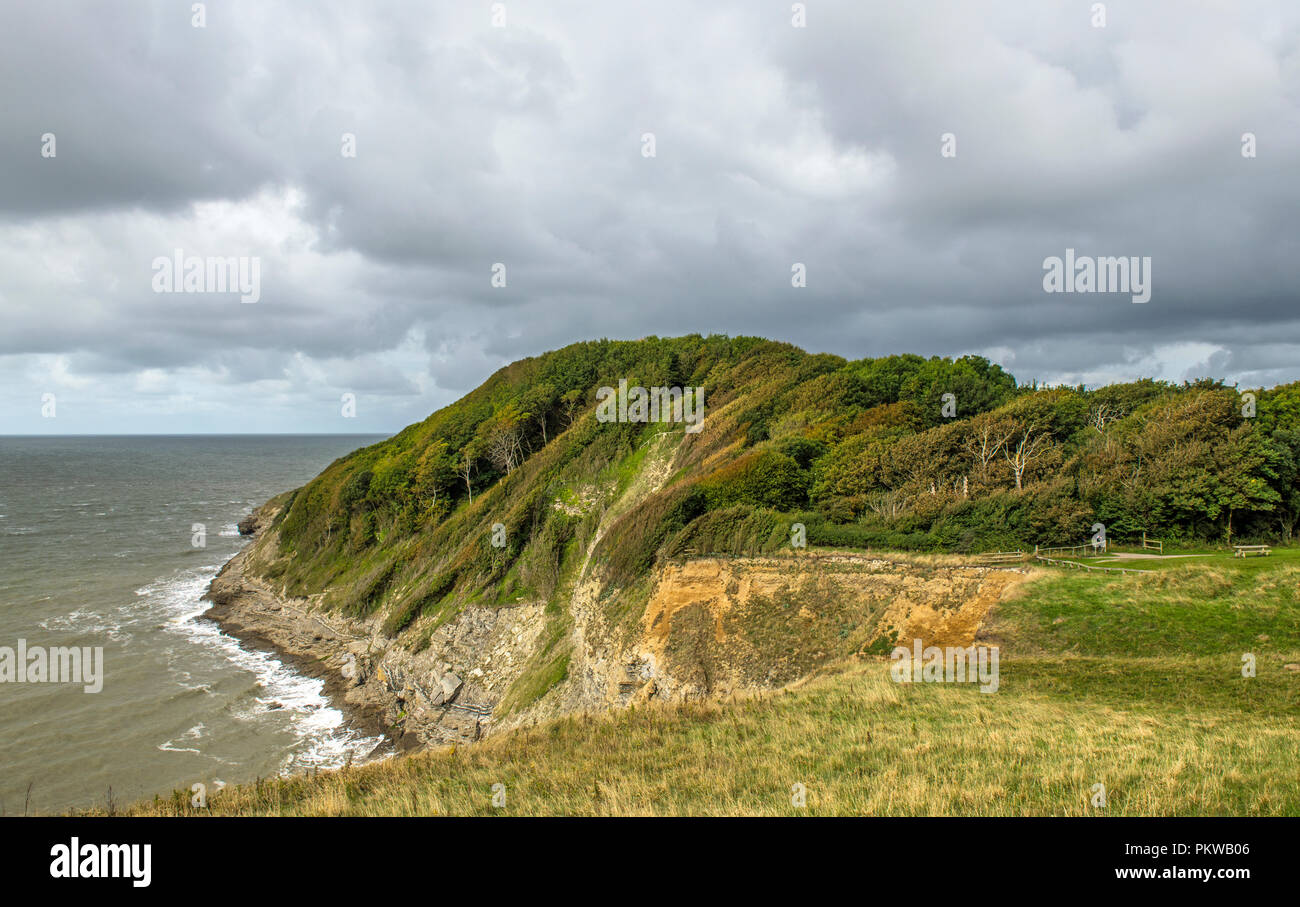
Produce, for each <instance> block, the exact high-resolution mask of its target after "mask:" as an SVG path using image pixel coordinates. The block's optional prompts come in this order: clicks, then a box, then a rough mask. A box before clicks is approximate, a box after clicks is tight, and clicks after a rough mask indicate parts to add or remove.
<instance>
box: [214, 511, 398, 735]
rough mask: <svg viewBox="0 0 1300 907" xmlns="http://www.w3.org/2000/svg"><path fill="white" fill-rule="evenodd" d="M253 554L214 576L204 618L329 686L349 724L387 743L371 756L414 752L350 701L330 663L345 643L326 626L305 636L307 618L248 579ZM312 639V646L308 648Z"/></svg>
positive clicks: (370, 708)
mask: <svg viewBox="0 0 1300 907" xmlns="http://www.w3.org/2000/svg"><path fill="white" fill-rule="evenodd" d="M241 529H242V527H241ZM248 551H249V549H247V548H245V549H244V550H243V551H241V552H239V553H238V554H236V555H235V556H234V557H233V558H231V559H230V560H229V561H227V562H226V565H225V566H224V567H222V568H221V571H220V572H219V573H218V574H217V575H216V576H215V577H213V580H212V583H211V584H210V585H209V587H208V591H207V592H206V593H205V594H204V596H203V598H204V600H205V601H209V602H211V603H212V604H211V607H209V608H208V610H207V611H205V612H203V614H202V615H201V619H203V620H210V621H212V622H213V623H215V624H216V625H217V626H218V627H220V628H221V630H222V632H224V633H227V634H228V635H230V636H233V637H234V638H235V639H238V640H239V641H240V642H241V643H242V644H244V645H245V646H248V647H249V648H252V649H259V650H262V651H265V652H269V653H271V654H272V655H274V656H275V657H276V658H278V659H279V660H280V661H282V662H284V663H285V664H287V665H290V666H291V667H293V668H294V669H295V670H297V671H300V672H301V673H303V674H306V675H307V676H308V677H313V678H317V679H319V680H322V681H324V683H325V687H324V692H325V695H326V697H327V698H328V699H329V700H330V704H331V705H333V706H334V707H335V708H337V709H339V710H340V711H341V712H343V714H344V716H345V718H346V719H347V722H348V724H349V725H351V726H352V727H353V728H355V729H356V730H358V731H360V732H362V733H364V734H366V735H367V736H370V737H375V736H378V737H383V738H384V741H385V742H384V743H381V744H380V745H379V746H378V747H377V748H376V749H375V750H374V751H372V752H371V753H370V754H369V755H370V756H372V757H373V756H378V755H381V753H382V751H383V750H385V749H389V748H397V749H403V748H410V747H409V745H408V746H407V747H403V746H402V740H401V736H398V735H395V734H394V733H393V728H391V727H390V726H388V724H387V723H386V722H385V720H384V710H383V708H382V706H380V705H379V704H378V703H373V702H357V701H351V700H349V699H348V697H347V690H348V686H349V682H348V678H346V677H345V676H344V675H343V672H342V670H341V665H340V666H336V665H334V664H332V663H331V662H332V661H336V660H337V652H338V650H339V646H340V644H341V640H339V639H338V638H337V637H336V636H335V635H334V634H333V633H331V632H330V630H329V628H328V627H325V626H320V627H316V628H315V629H313V631H312V632H311V633H310V634H307V635H305V634H304V632H303V629H304V627H306V626H307V624H308V619H307V617H306V615H304V614H302V613H301V612H299V611H296V610H295V609H293V608H292V607H291V606H290V605H289V604H288V602H286V601H285V600H284V599H282V598H280V597H279V596H278V595H276V594H275V593H274V592H273V591H271V590H269V589H267V588H266V587H265V585H264V584H262V583H261V582H259V581H256V580H254V579H252V578H250V577H248V576H247V575H246V574H245V572H244V566H245V561H246V557H247V554H248ZM308 640H310V644H306V643H307V641H308Z"/></svg>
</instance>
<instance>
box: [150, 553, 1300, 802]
mask: <svg viewBox="0 0 1300 907" xmlns="http://www.w3.org/2000/svg"><path fill="white" fill-rule="evenodd" d="M1166 564H1169V562H1166ZM1298 590H1300V550H1297V549H1285V550H1281V549H1279V550H1275V553H1274V555H1273V556H1272V557H1269V558H1250V559H1247V560H1245V561H1242V559H1239V558H1238V559H1235V560H1234V559H1233V558H1232V557H1231V556H1230V555H1229V554H1225V553H1223V552H1219V553H1218V554H1217V555H1215V556H1213V557H1212V558H1207V559H1206V562H1205V563H1201V562H1200V561H1199V559H1197V560H1192V559H1188V560H1184V561H1181V562H1179V563H1178V565H1177V566H1172V565H1170V566H1163V565H1162V568H1161V569H1160V570H1159V572H1156V573H1153V574H1150V575H1127V576H1119V575H1100V574H1091V573H1085V572H1082V571H1071V570H1066V569H1060V568H1055V569H1044V570H1043V571H1041V574H1040V575H1039V576H1037V577H1036V578H1035V579H1033V580H1032V581H1030V582H1028V583H1026V584H1024V585H1023V586H1021V587H1020V588H1019V590H1018V591H1017V593H1015V595H1014V597H1013V598H1012V599H1010V600H1008V601H1006V602H1004V603H1002V604H1001V605H999V606H998V608H997V609H996V611H995V612H994V613H993V615H992V616H991V618H990V620H989V621H988V622H987V623H986V627H985V632H986V633H988V634H991V636H992V637H993V639H994V640H995V641H996V642H997V644H998V645H999V646H1000V650H1001V656H1002V657H1001V662H1000V686H999V689H998V691H997V692H996V693H993V694H987V693H981V692H980V691H979V688H978V686H977V685H975V684H956V683H912V684H899V683H895V682H894V681H892V680H891V678H890V676H889V663H888V662H887V661H886V660H884V659H881V658H873V657H860V658H855V659H851V660H849V661H846V662H842V663H838V664H836V665H834V666H833V667H832V668H831V669H826V670H823V671H821V672H820V673H819V674H818V675H817V676H814V677H811V678H807V679H805V680H804V681H801V682H799V683H796V684H794V685H792V686H791V687H790V688H787V689H786V690H783V691H777V692H773V693H766V694H762V695H755V696H752V697H746V698H738V699H734V700H730V701H723V702H707V703H697V704H690V705H685V706H676V707H673V706H651V707H641V708H638V709H635V710H628V711H618V712H614V713H610V714H604V715H599V716H574V717H568V718H564V719H561V720H558V721H556V722H554V723H551V724H548V725H545V726H540V727H537V728H534V729H529V730H527V731H523V732H518V733H514V734H502V735H498V736H495V737H490V738H488V739H487V740H485V741H483V742H481V743H479V744H476V745H474V746H472V747H469V748H464V749H461V750H460V751H457V752H452V751H440V752H429V753H423V754H418V755H414V756H410V757H406V758H397V759H392V760H389V761H386V762H382V763H377V764H372V765H367V766H361V767H355V768H350V769H346V770H343V771H340V772H334V773H325V774H321V775H319V776H316V777H310V778H307V777H297V778H288V779H273V780H269V781H263V782H261V783H259V784H256V785H245V786H241V787H234V788H231V789H227V790H225V791H223V792H221V793H220V794H218V795H216V796H214V797H213V798H212V799H211V801H210V803H209V808H207V809H202V810H199V809H193V808H192V807H191V806H190V800H189V798H190V794H189V793H188V792H177V794H175V795H174V796H173V797H172V798H170V799H168V798H160V799H158V800H155V801H154V802H150V803H143V804H140V805H138V806H137V807H135V808H134V809H133V810H132V812H135V813H143V814H152V815H194V814H203V815H207V814H212V815H253V814H256V815H268V814H269V815H426V814H438V815H446V814H453V815H624V814H634V815H640V814H654V815H736V814H743V815H803V814H809V815H1300V771H1297V765H1300V592H1298ZM1247 654H1249V655H1250V656H1253V658H1254V663H1255V676H1253V677H1245V676H1243V673H1242V667H1243V663H1244V662H1243V656H1244V655H1247ZM1288 666H1292V667H1288ZM796 784H800V785H803V786H804V789H805V790H806V805H803V806H798V805H795V804H794V803H792V790H793V789H794V786H795V785H796ZM494 785H504V792H505V805H504V806H501V807H497V806H494V805H493V793H494V791H493V786H494ZM1095 785H1104V788H1105V796H1106V804H1105V806H1104V807H1097V806H1094V805H1092V799H1093V797H1094V796H1095V791H1096V790H1098V789H1097V788H1096V787H1095ZM499 790H501V788H498V791H499Z"/></svg>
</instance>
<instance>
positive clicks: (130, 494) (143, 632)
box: [0, 435, 387, 816]
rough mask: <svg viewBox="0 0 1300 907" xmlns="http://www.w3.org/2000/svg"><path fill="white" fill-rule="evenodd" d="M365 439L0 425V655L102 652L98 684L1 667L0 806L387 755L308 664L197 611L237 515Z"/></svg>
mask: <svg viewBox="0 0 1300 907" xmlns="http://www.w3.org/2000/svg"><path fill="white" fill-rule="evenodd" d="M379 440H382V436H368V435H237V436H216V435H202V436H112V437H108V436H103V437H90V436H76V437H51V436H40V437H36V436H30V437H0V659H3V658H4V649H5V648H8V649H9V650H11V651H12V652H13V653H14V654H13V656H12V659H13V660H16V658H17V653H18V647H19V645H20V641H21V644H22V645H23V646H25V647H26V648H27V650H28V651H29V653H30V652H31V651H35V650H42V651H46V652H48V651H49V650H50V649H54V648H55V647H74V646H75V647H79V648H81V649H82V651H83V652H84V651H86V650H87V649H89V650H90V651H92V652H93V651H94V650H95V649H97V648H102V651H103V662H102V672H101V674H102V677H101V678H100V682H101V683H102V688H101V689H99V690H98V691H97V692H87V686H88V685H87V684H84V683H63V682H43V683H27V682H22V683H20V682H17V681H16V679H11V680H4V679H0V815H2V816H15V815H23V814H29V815H40V814H46V815H48V814H51V813H61V812H65V811H70V810H78V809H85V808H92V807H97V808H106V807H109V806H113V807H114V808H120V807H122V806H124V805H125V804H128V803H130V802H133V801H136V800H140V799H152V798H153V797H154V796H155V795H161V796H164V797H165V796H169V795H170V793H171V792H172V791H174V790H184V791H187V792H192V793H187V796H190V797H193V796H195V795H197V794H199V793H202V794H204V795H205V796H210V795H211V794H212V793H214V792H216V791H218V790H220V788H221V787H222V786H224V785H226V784H234V783H239V782H248V781H253V780H255V779H257V778H266V777H271V776H275V775H280V774H291V773H297V772H303V771H309V770H312V769H326V768H334V767H338V766H340V765H343V764H345V763H349V762H351V763H360V762H363V761H366V760H368V759H374V758H383V757H384V756H385V755H386V752H387V750H386V747H385V744H384V741H383V740H382V739H381V738H377V737H373V736H367V734H366V733H365V732H363V731H362V730H360V729H358V728H356V727H353V726H351V725H350V723H349V721H348V720H347V718H346V717H345V715H344V714H343V713H342V712H341V711H340V710H339V709H337V708H336V707H334V706H333V705H332V704H331V703H330V702H329V700H328V699H327V698H326V696H325V695H324V692H323V683H322V681H320V680H316V679H313V678H310V677H307V676H305V675H303V674H301V673H299V672H298V671H296V670H295V669H294V668H292V667H290V666H289V665H287V664H284V663H282V662H281V661H280V660H278V659H277V658H276V657H275V656H273V655H271V654H268V653H266V652H262V651H258V650H255V649H252V648H249V647H247V646H244V645H241V644H240V642H239V641H238V640H236V639H234V638H233V637H231V636H229V635H227V634H225V633H223V632H221V630H219V629H218V628H217V627H216V626H215V625H214V624H213V623H211V622H210V621H205V620H202V619H201V617H200V615H201V614H202V613H203V612H204V611H205V610H206V609H207V605H206V603H205V602H203V601H201V596H202V595H203V593H204V592H205V591H206V590H207V587H208V583H209V582H210V581H211V580H212V577H213V576H214V575H216V573H217V571H218V570H220V569H221V566H222V565H223V564H224V563H225V562H226V561H228V560H229V559H230V558H231V557H232V556H234V554H235V553H236V552H238V551H239V550H240V548H241V547H242V546H243V545H245V544H247V543H248V542H247V540H246V539H243V538H241V537H240V535H239V532H238V529H237V528H236V524H237V523H238V522H239V520H240V519H241V518H242V517H243V516H245V515H247V514H248V513H250V512H251V511H252V510H253V508H255V507H256V506H258V505H259V504H261V503H262V502H264V501H265V500H267V499H268V498H271V497H273V496H275V495H277V494H279V493H280V492H283V491H287V490H289V489H292V488H296V487H299V486H301V485H303V484H304V483H306V482H307V481H309V480H310V479H311V478H312V477H313V476H315V475H316V474H317V473H319V472H320V471H321V470H322V469H324V468H325V467H326V466H328V465H329V464H330V463H331V462H332V461H333V460H335V459H337V458H338V457H340V456H343V455H344V454H347V453H349V452H351V451H353V450H356V449H357V448H360V447H364V446H366V445H369V444H373V443H375V442H376V441H379ZM34 657H35V656H32V655H30V654H29V655H28V658H29V659H31V658H34ZM4 676H5V675H4V673H3V672H2V671H0V678H4ZM91 686H93V685H91ZM196 785H202V786H201V787H197V788H196Z"/></svg>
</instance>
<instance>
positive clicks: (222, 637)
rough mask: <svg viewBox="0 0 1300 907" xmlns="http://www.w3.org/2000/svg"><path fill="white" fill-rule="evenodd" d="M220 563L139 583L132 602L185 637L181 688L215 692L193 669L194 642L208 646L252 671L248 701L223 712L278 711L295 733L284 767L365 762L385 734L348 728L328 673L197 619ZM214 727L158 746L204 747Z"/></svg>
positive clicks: (252, 718) (141, 614) (247, 717)
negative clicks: (313, 673) (330, 693)
mask: <svg viewBox="0 0 1300 907" xmlns="http://www.w3.org/2000/svg"><path fill="white" fill-rule="evenodd" d="M218 570H220V565H210V566H205V567H200V568H197V569H190V570H184V571H180V572H179V573H177V574H176V575H175V576H173V577H169V578H166V579H162V580H158V581H156V582H154V583H151V584H150V585H147V586H144V587H143V588H141V589H138V590H136V595H138V596H140V598H141V599H142V602H137V603H136V605H135V607H134V608H131V609H130V610H133V611H134V612H135V617H136V619H138V620H141V621H148V622H150V623H154V624H157V622H158V621H159V620H161V621H162V628H163V630H165V631H166V632H169V633H174V634H176V635H177V636H179V637H181V638H182V639H184V640H185V641H186V643H188V645H187V646H184V647H181V649H180V651H178V652H173V653H172V654H173V657H174V658H176V659H177V660H180V661H182V662H183V663H184V664H185V665H186V669H179V668H177V667H176V666H175V665H172V673H173V676H174V677H175V679H176V682H177V685H178V687H180V688H181V689H183V690H204V691H206V692H208V693H211V692H212V688H211V685H210V684H209V683H207V682H204V681H202V680H197V679H196V678H195V677H194V672H195V671H198V672H199V673H200V674H201V673H202V671H201V665H200V663H199V662H198V661H196V659H195V657H194V655H195V654H196V653H194V651H193V650H192V649H189V646H195V647H198V648H199V649H200V650H206V651H207V652H208V653H211V654H213V655H216V656H218V657H219V658H220V659H221V661H223V662H225V663H227V664H232V665H234V666H235V667H237V668H239V669H241V670H243V671H246V672H248V673H249V674H251V675H252V676H253V678H254V679H255V680H256V687H257V690H258V692H257V694H255V695H254V696H253V697H252V698H251V700H244V701H238V700H236V701H232V702H230V703H229V704H228V706H229V707H228V708H227V709H226V714H229V715H231V716H232V717H234V719H235V720H237V721H248V722H260V721H264V720H266V719H267V717H268V716H275V717H278V718H280V719H281V720H282V721H283V722H284V723H285V726H286V728H287V729H288V730H289V731H290V732H291V733H292V734H293V735H294V737H295V738H296V739H295V742H294V743H293V744H292V745H291V746H290V747H289V748H288V752H286V753H285V755H284V757H283V759H282V760H281V771H282V772H283V773H286V774H288V773H290V772H293V771H298V770H301V769H304V768H325V769H328V768H338V767H340V766H342V765H345V764H347V763H348V762H352V763H353V764H359V763H361V762H364V761H366V760H367V757H368V756H369V755H370V754H371V753H372V752H373V751H374V750H375V748H376V747H378V746H379V745H380V744H381V743H383V742H384V739H383V738H382V737H371V736H366V735H364V734H361V733H358V732H357V731H356V730H355V729H353V728H351V727H348V726H347V722H346V718H345V716H344V714H343V712H341V711H340V710H339V709H337V708H335V707H334V706H332V705H331V704H330V701H329V699H328V698H327V697H326V696H325V682H324V681H323V680H318V679H316V678H312V677H308V676H306V675H304V674H302V673H300V672H299V671H297V670H296V669H294V668H293V667H291V666H289V665H286V664H284V663H283V662H281V661H280V660H279V659H278V658H276V657H275V656H274V655H272V654H270V653H268V652H263V651H260V650H255V649H247V648H245V647H244V646H242V645H241V644H240V642H239V640H237V639H235V638H234V637H233V636H230V635H229V634H227V633H225V632H223V631H222V630H221V629H220V628H219V627H217V625H216V624H214V623H212V622H211V621H204V620H199V619H198V618H199V615H201V614H202V613H203V612H204V611H206V610H207V608H208V604H207V603H206V602H203V601H201V596H202V595H203V593H204V592H205V591H207V587H208V584H209V583H210V582H211V580H212V577H213V576H215V575H216V573H217V571H218ZM141 604H143V605H144V608H143V609H142V608H141V607H140V605H141ZM123 610H124V611H125V610H128V609H125V608H124V609H123ZM187 649H189V651H186V650H187ZM169 660H171V659H169ZM211 730H212V729H209V728H206V727H205V726H204V725H203V724H202V723H200V724H198V725H196V726H195V727H193V728H191V729H190V730H189V731H187V732H186V733H185V734H182V735H181V736H180V737H179V738H174V739H172V740H168V741H166V742H165V743H163V744H160V745H159V749H170V750H176V751H188V752H195V753H200V752H202V749H201V742H202V739H201V738H210V732H211Z"/></svg>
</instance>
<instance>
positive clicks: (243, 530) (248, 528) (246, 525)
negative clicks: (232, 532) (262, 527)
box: [236, 513, 257, 535]
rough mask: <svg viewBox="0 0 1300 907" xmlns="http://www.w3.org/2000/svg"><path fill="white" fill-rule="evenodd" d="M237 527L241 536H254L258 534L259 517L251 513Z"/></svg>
mask: <svg viewBox="0 0 1300 907" xmlns="http://www.w3.org/2000/svg"><path fill="white" fill-rule="evenodd" d="M236 525H237V528H238V529H239V534H240V535H252V534H253V533H255V532H257V516H256V515H255V514H252V513H250V514H249V515H248V516H246V517H244V518H243V519H242V520H240V521H239V523H238V524H236Z"/></svg>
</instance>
